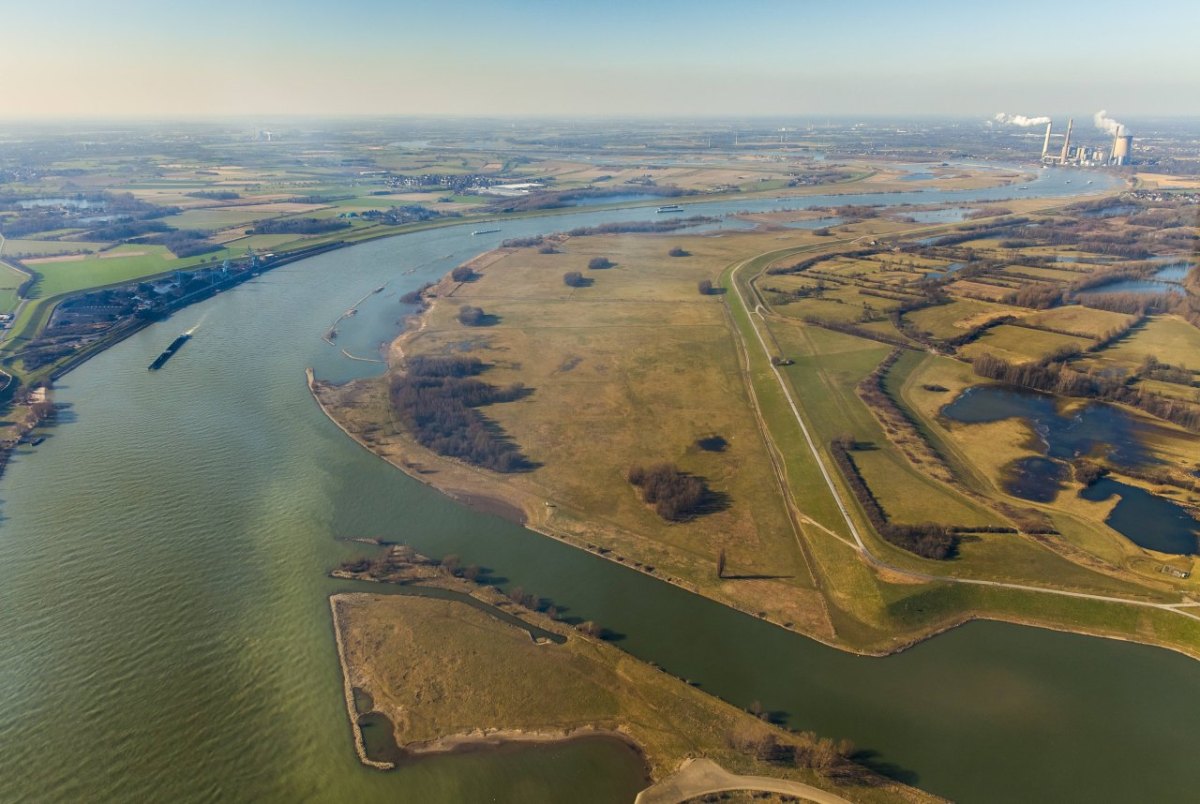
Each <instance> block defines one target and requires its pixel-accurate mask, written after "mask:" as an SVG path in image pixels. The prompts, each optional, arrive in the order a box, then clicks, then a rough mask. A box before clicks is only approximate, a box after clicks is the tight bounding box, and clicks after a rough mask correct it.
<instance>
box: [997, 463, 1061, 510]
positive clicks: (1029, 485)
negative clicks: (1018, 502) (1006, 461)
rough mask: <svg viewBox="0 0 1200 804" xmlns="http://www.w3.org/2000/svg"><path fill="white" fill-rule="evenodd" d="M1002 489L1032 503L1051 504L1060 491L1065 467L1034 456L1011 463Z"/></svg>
mask: <svg viewBox="0 0 1200 804" xmlns="http://www.w3.org/2000/svg"><path fill="white" fill-rule="evenodd" d="M1006 474H1007V476H1006V477H1005V479H1004V487H1005V489H1006V490H1007V491H1008V493H1009V494H1012V495H1014V496H1017V497H1020V498H1021V499H1023V500H1033V501H1034V502H1041V503H1048V502H1053V501H1054V498H1055V497H1057V496H1058V493H1059V492H1060V491H1062V482H1063V481H1064V480H1066V478H1067V475H1068V472H1067V465H1066V464H1065V463H1063V462H1062V461H1057V460H1055V459H1053V458H1043V457H1041V456H1040V455H1035V456H1032V457H1029V458H1021V459H1020V460H1017V461H1013V462H1012V463H1011V464H1010V465H1009V466H1008V470H1007V473H1006Z"/></svg>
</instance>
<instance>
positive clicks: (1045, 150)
mask: <svg viewBox="0 0 1200 804" xmlns="http://www.w3.org/2000/svg"><path fill="white" fill-rule="evenodd" d="M1053 125H1054V122H1053V121H1051V122H1049V123H1047V124H1046V139H1045V141H1044V142H1043V143H1042V159H1045V158H1046V154H1047V153H1048V152H1049V151H1050V128H1051V126H1053Z"/></svg>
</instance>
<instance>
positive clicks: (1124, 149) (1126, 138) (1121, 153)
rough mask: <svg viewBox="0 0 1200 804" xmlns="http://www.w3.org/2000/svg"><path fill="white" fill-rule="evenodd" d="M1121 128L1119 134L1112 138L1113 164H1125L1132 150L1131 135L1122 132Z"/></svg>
mask: <svg viewBox="0 0 1200 804" xmlns="http://www.w3.org/2000/svg"><path fill="white" fill-rule="evenodd" d="M1124 131H1125V130H1124V129H1121V132H1122V133H1120V134H1118V135H1117V137H1116V139H1114V140H1113V151H1112V163H1113V164H1114V165H1127V164H1129V159H1130V157H1131V156H1132V152H1133V135H1132V134H1126V133H1124Z"/></svg>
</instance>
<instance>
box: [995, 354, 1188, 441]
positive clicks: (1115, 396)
mask: <svg viewBox="0 0 1200 804" xmlns="http://www.w3.org/2000/svg"><path fill="white" fill-rule="evenodd" d="M1058 357H1059V356H1052V357H1051V358H1047V359H1045V360H1040V361H1038V362H1036V363H1010V362H1008V361H1007V360H1004V359H1003V358H999V357H995V356H994V355H991V354H986V353H985V354H981V355H979V356H978V357H976V358H975V360H974V362H973V364H972V367H973V369H974V371H975V374H977V375H978V376H980V377H987V378H988V379H991V380H999V381H1000V382H1003V383H1007V384H1009V385H1018V386H1021V387H1022V388H1032V389H1034V390H1036V391H1047V392H1049V393H1052V394H1060V395H1063V396H1077V397H1085V398H1089V399H1099V400H1101V401H1105V402H1118V403H1121V404H1125V405H1130V406H1132V407H1135V408H1138V409H1139V410H1143V411H1145V412H1146V413H1149V414H1150V415H1151V416H1157V417H1158V418H1160V419H1164V420H1166V421H1169V422H1173V423H1175V424H1178V425H1179V426H1181V427H1184V428H1186V429H1188V430H1192V431H1196V432H1200V407H1198V406H1196V405H1193V404H1191V403H1188V402H1184V401H1182V400H1179V399H1172V398H1170V397H1165V396H1160V395H1158V394H1153V393H1150V392H1148V391H1144V390H1141V389H1138V388H1135V387H1132V386H1130V385H1127V384H1126V379H1125V378H1124V377H1114V376H1111V375H1109V374H1101V373H1092V372H1084V371H1076V370H1075V369H1073V368H1071V367H1070V366H1068V365H1066V364H1065V363H1062V362H1057V361H1056V358H1058Z"/></svg>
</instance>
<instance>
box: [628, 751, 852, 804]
mask: <svg viewBox="0 0 1200 804" xmlns="http://www.w3.org/2000/svg"><path fill="white" fill-rule="evenodd" d="M731 790H754V791H758V792H764V793H782V794H784V795H788V796H796V797H797V798H800V799H803V800H804V801H815V802H817V804H850V802H849V801H848V800H846V799H844V798H842V797H841V796H835V795H834V794H833V793H829V792H826V791H825V790H822V789H821V788H819V787H813V786H812V785H810V784H804V783H803V782H793V781H792V780H790V779H775V778H773V777H770V776H738V775H737V774H734V773H730V772H729V771H727V770H725V769H724V768H722V767H721V766H720V765H718V764H717V763H715V762H713V761H712V760H711V759H689V760H687V761H686V762H684V763H683V765H682V766H681V767H680V768H679V770H677V771H676V772H675V773H674V774H672V775H671V776H668V777H667V778H666V779H663V780H662V781H661V782H659V783H658V784H655V785H651V786H650V787H647V788H646V789H645V790H643V791H642V792H640V793H638V795H637V798H635V799H634V800H633V804H679V803H680V802H683V801H688V800H690V799H693V798H699V797H700V796H707V795H711V794H713V793H727V792H729V791H731Z"/></svg>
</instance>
